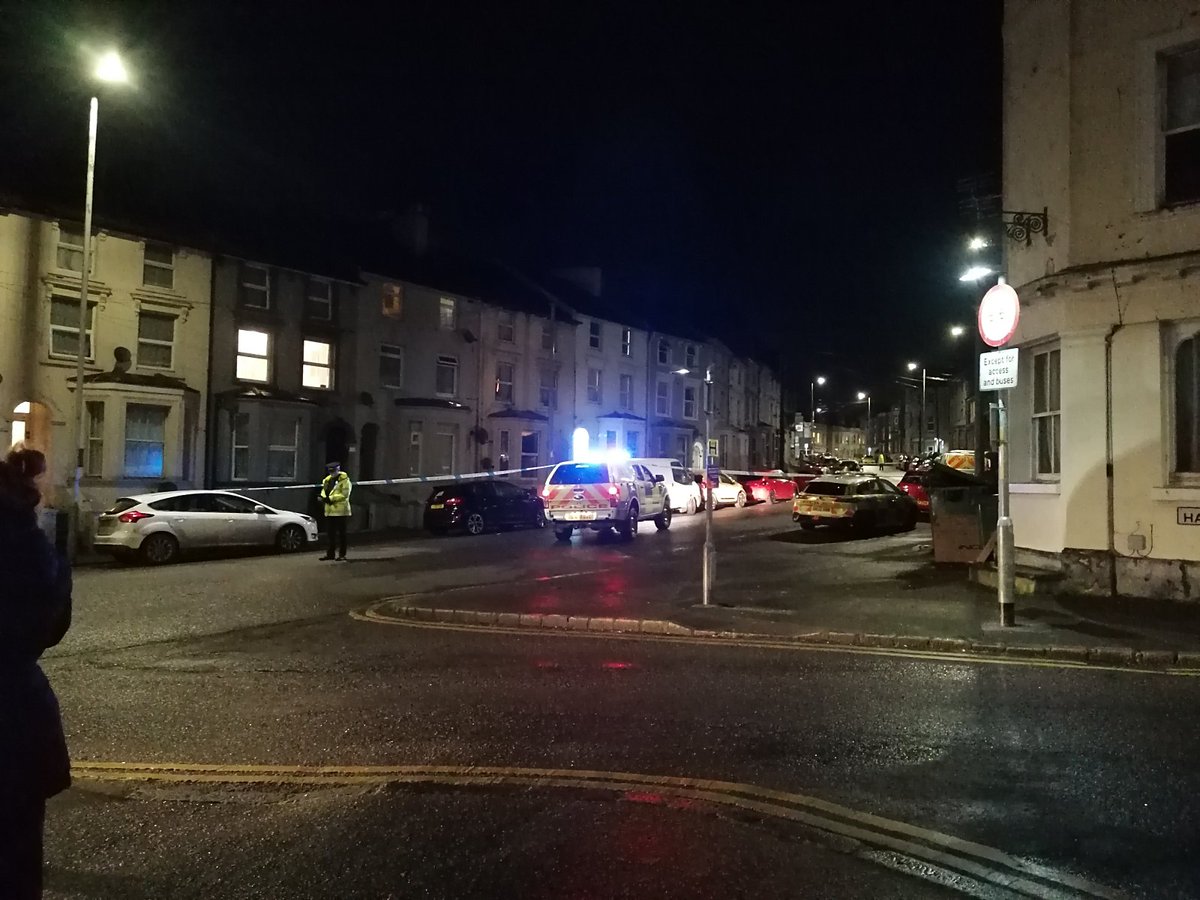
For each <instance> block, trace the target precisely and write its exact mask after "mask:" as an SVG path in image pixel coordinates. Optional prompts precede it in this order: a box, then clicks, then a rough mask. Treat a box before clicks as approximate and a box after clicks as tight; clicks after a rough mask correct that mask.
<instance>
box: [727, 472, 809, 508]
mask: <svg viewBox="0 0 1200 900" xmlns="http://www.w3.org/2000/svg"><path fill="white" fill-rule="evenodd" d="M740 481H741V482H742V485H743V486H744V487H745V488H746V497H747V498H749V499H750V500H755V501H758V502H762V503H765V502H767V501H770V502H771V503H778V502H779V501H780V500H791V499H792V498H793V497H794V496H796V482H794V481H792V480H791V479H790V478H789V477H787V476H786V475H784V474H783V473H782V472H778V473H763V474H755V475H746V476H743V477H742V478H741V479H740Z"/></svg>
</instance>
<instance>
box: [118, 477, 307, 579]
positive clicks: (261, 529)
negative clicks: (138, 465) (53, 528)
mask: <svg viewBox="0 0 1200 900" xmlns="http://www.w3.org/2000/svg"><path fill="white" fill-rule="evenodd" d="M316 541H317V523H316V521H315V520H314V519H313V517H312V516H306V515H304V514H303V513H296V512H288V511H286V510H281V509H274V508H273V507H270V506H267V505H266V504H263V503H258V502H256V501H254V500H250V499H248V498H246V497H243V496H241V495H240V494H232V493H229V492H228V491H164V492H162V493H160V494H142V495H140V496H136V497H122V498H121V499H120V500H118V501H117V502H116V503H114V504H113V506H112V508H111V509H109V510H107V511H106V512H105V513H104V514H103V515H101V516H100V520H99V522H98V523H97V526H96V539H95V542H94V543H95V547H96V549H97V550H100V551H103V552H107V553H111V554H112V555H113V556H116V557H117V558H119V559H120V558H132V557H134V556H139V557H140V558H141V559H142V560H143V561H144V562H147V563H151V564H153V565H162V564H163V563H169V562H172V561H173V560H175V559H177V558H178V557H179V554H180V553H181V552H182V551H184V550H196V549H199V548H201V547H275V548H276V549H277V550H279V551H280V552H282V553H295V552H296V551H298V550H304V549H306V548H308V547H311V546H314V545H315V544H316Z"/></svg>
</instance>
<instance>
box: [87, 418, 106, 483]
mask: <svg viewBox="0 0 1200 900" xmlns="http://www.w3.org/2000/svg"><path fill="white" fill-rule="evenodd" d="M83 474H84V475H90V476H92V477H94V478H98V477H100V476H101V475H103V474H104V404H103V403H100V402H97V401H94V400H89V401H88V402H87V456H86V457H85V458H84V470H83Z"/></svg>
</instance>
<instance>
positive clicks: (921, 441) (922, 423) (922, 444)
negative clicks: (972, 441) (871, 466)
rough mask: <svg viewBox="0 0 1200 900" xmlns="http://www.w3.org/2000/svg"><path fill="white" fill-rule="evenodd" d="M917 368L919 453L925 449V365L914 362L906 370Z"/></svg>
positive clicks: (913, 370)
mask: <svg viewBox="0 0 1200 900" xmlns="http://www.w3.org/2000/svg"><path fill="white" fill-rule="evenodd" d="M955 328H958V329H959V331H962V326H961V325H956V326H955ZM953 333H954V332H953V329H951V334H953ZM917 369H920V370H921V421H920V424H918V425H917V453H918V454H920V453H922V452H924V450H925V367H924V366H923V365H921V364H920V363H915V362H910V363H909V364H908V371H910V372H915V371H917Z"/></svg>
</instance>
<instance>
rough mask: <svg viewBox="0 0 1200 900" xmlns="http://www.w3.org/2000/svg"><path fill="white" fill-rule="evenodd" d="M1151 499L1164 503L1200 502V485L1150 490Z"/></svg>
mask: <svg viewBox="0 0 1200 900" xmlns="http://www.w3.org/2000/svg"><path fill="white" fill-rule="evenodd" d="M1150 499H1151V500H1157V501H1159V502H1163V503H1172V502H1175V501H1179V500H1200V485H1191V486H1187V485H1179V486H1177V487H1155V488H1150Z"/></svg>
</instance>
